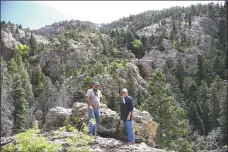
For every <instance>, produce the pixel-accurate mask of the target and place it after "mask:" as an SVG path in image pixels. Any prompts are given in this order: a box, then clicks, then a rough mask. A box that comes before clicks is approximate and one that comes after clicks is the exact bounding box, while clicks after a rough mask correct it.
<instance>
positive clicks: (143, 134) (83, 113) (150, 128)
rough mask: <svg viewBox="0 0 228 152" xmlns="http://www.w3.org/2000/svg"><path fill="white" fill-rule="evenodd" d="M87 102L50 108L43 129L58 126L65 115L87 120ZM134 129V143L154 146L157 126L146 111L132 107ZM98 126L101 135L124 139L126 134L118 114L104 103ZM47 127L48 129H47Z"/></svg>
mask: <svg viewBox="0 0 228 152" xmlns="http://www.w3.org/2000/svg"><path fill="white" fill-rule="evenodd" d="M87 110H88V109H87V104H86V103H80V102H75V103H74V105H73V108H72V113H71V112H70V111H71V110H70V109H64V108H59V107H57V108H51V109H50V111H49V112H48V114H47V116H46V119H47V120H46V123H45V124H44V126H45V130H49V131H50V130H52V129H53V128H55V127H60V126H61V125H62V124H63V122H64V119H65V118H66V116H69V115H71V118H72V120H73V119H75V118H81V120H83V121H84V122H87V121H88V115H87ZM133 117H134V123H133V125H134V129H135V135H136V143H141V142H145V143H146V144H148V145H149V146H151V147H155V143H154V139H155V136H156V130H157V128H158V125H157V123H155V122H154V121H153V119H152V117H151V116H150V114H149V113H148V112H146V111H140V110H138V109H134V111H133ZM99 124H100V126H99V129H98V134H99V135H100V136H103V137H112V138H116V139H121V140H126V139H127V136H126V133H125V131H124V128H123V123H122V122H121V121H120V117H119V114H118V113H117V112H115V111H112V110H110V109H108V108H107V106H106V105H104V104H102V105H101V109H100V122H99ZM47 127H48V129H47Z"/></svg>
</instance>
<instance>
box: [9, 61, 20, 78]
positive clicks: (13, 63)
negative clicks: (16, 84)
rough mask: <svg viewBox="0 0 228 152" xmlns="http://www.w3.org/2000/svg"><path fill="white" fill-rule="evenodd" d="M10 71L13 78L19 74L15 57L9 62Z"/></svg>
mask: <svg viewBox="0 0 228 152" xmlns="http://www.w3.org/2000/svg"><path fill="white" fill-rule="evenodd" d="M8 70H9V72H10V74H11V75H12V76H13V75H14V74H15V73H17V72H18V66H17V62H16V60H15V58H14V57H12V58H11V59H10V60H9V61H8Z"/></svg>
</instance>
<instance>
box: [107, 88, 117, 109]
mask: <svg viewBox="0 0 228 152" xmlns="http://www.w3.org/2000/svg"><path fill="white" fill-rule="evenodd" d="M118 103H119V100H118V98H117V95H116V92H115V91H112V92H111V95H110V96H109V97H108V104H107V107H108V108H109V109H111V110H113V111H119V104H118Z"/></svg>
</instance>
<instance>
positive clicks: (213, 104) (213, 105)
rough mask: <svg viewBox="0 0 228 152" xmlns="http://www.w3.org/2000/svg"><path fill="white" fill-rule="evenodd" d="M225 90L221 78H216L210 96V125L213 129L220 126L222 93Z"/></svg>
mask: <svg viewBox="0 0 228 152" xmlns="http://www.w3.org/2000/svg"><path fill="white" fill-rule="evenodd" d="M222 88H223V82H222V80H221V79H220V77H219V76H216V77H215V79H214V80H213V83H212V84H211V94H210V99H209V100H210V106H209V108H210V112H209V118H210V125H211V129H212V128H216V127H218V126H219V122H218V118H219V113H220V111H221V107H220V105H221V97H222V96H221V95H220V93H221V91H222Z"/></svg>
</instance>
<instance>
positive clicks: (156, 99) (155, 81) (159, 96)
mask: <svg viewBox="0 0 228 152" xmlns="http://www.w3.org/2000/svg"><path fill="white" fill-rule="evenodd" d="M149 94H150V97H149V98H148V99H147V100H146V103H144V104H143V107H144V108H145V109H146V110H148V111H149V112H150V113H151V115H152V116H154V120H155V121H156V122H157V123H159V132H158V135H157V137H156V143H157V146H158V147H159V148H161V147H167V148H168V149H173V150H178V151H183V150H184V151H192V150H191V146H190V144H189V143H188V141H186V140H185V141H184V139H183V138H185V137H186V136H187V135H188V120H187V118H186V112H185V110H184V109H183V108H181V107H180V106H177V105H175V103H176V101H175V100H176V99H175V98H174V97H173V96H172V92H171V86H170V84H168V83H166V78H165V75H164V74H163V73H162V71H160V70H159V71H156V72H155V75H154V76H153V77H152V79H151V81H150V84H149ZM180 138H182V139H183V140H180Z"/></svg>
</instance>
